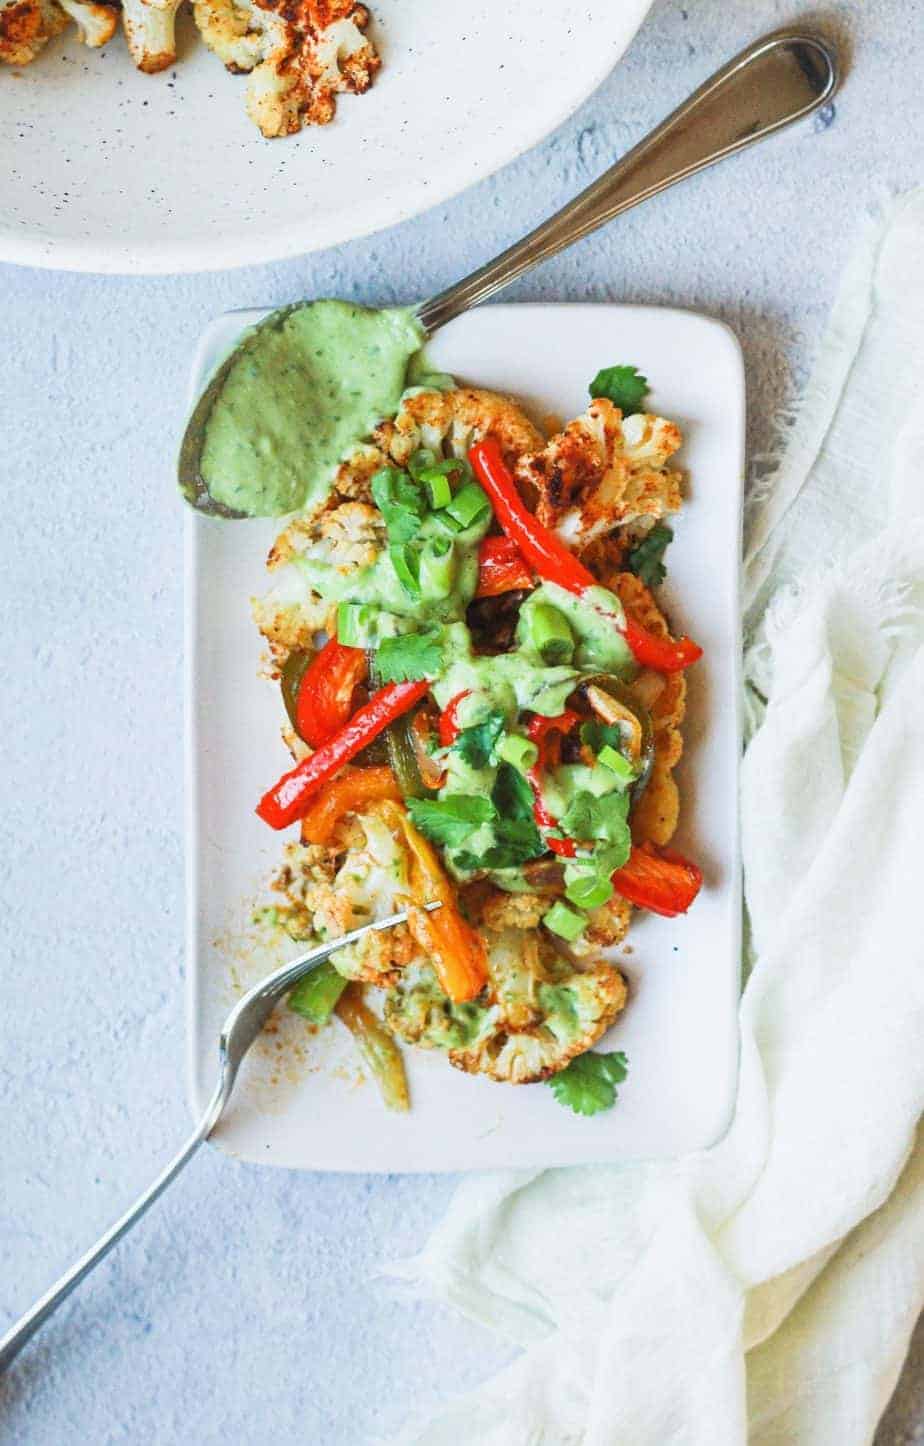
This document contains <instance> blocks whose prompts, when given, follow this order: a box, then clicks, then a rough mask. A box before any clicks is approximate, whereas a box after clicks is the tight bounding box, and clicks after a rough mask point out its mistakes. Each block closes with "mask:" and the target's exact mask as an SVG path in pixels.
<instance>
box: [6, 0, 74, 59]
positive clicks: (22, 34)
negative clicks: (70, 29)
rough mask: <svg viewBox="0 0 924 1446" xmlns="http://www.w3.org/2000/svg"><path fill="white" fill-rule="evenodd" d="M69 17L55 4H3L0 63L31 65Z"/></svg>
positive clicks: (15, 0)
mask: <svg viewBox="0 0 924 1446" xmlns="http://www.w3.org/2000/svg"><path fill="white" fill-rule="evenodd" d="M67 23H68V17H67V16H66V15H65V13H64V11H63V10H62V9H61V7H60V5H57V4H56V3H55V0H0V60H2V61H4V62H5V63H6V64H7V65H31V63H32V61H33V60H34V59H35V57H36V56H37V55H38V54H39V52H40V51H41V50H43V49H44V47H45V46H46V45H47V44H48V42H49V40H51V38H52V36H54V35H60V33H61V31H62V30H64V29H66V28H67Z"/></svg>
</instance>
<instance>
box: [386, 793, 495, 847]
mask: <svg viewBox="0 0 924 1446" xmlns="http://www.w3.org/2000/svg"><path fill="white" fill-rule="evenodd" d="M405 806H406V808H407V811H408V813H409V814H410V815H411V822H412V823H413V825H414V827H415V828H419V829H420V832H421V833H422V834H426V836H427V838H429V839H432V840H433V842H434V843H435V844H441V845H442V847H443V848H458V847H459V845H460V844H464V843H465V840H466V839H467V838H471V836H472V834H473V833H475V832H476V830H477V829H479V828H480V827H481V825H482V824H483V823H490V822H491V820H492V819H493V818H494V805H493V804H492V803H491V801H490V799H487V798H473V797H470V796H469V795H468V794H465V793H453V794H450V796H449V798H441V799H438V800H437V799H429V798H408V799H406V800H405Z"/></svg>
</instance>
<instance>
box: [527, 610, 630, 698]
mask: <svg viewBox="0 0 924 1446" xmlns="http://www.w3.org/2000/svg"><path fill="white" fill-rule="evenodd" d="M545 604H549V605H551V606H552V607H553V608H555V609H557V611H558V612H560V613H562V614H563V616H564V617H565V619H566V620H567V622H568V626H569V627H570V629H571V631H572V633H573V634H574V641H575V648H574V657H573V659H572V662H573V663H574V666H575V667H576V668H580V669H581V670H582V671H583V672H585V673H614V674H615V675H616V676H617V677H624V678H634V676H635V674H636V673H637V672H638V666H637V664H636V662H635V659H634V658H633V656H632V651H631V649H630V647H629V645H628V643H627V642H626V640H625V638H624V637H623V634H622V631H621V628H622V626H623V624H624V621H625V614H624V612H623V609H622V604H621V603H620V601H619V598H618V597H617V596H616V595H615V593H612V592H610V590H609V589H608V588H605V587H589V588H588V589H587V591H586V592H584V593H582V594H581V596H580V597H575V596H574V594H573V593H570V592H566V591H565V589H564V588H563V587H559V586H558V584H557V583H555V582H544V583H542V584H541V586H540V587H537V588H536V590H535V592H532V593H530V595H529V597H528V598H527V599H526V600H525V602H524V603H523V606H522V607H521V608H520V616H519V621H518V623H517V638H518V639H519V640H520V644H521V646H522V644H523V639H524V638H528V636H529V618H530V614H531V612H532V611H533V610H534V609H535V608H537V607H541V606H543V605H545ZM538 711H539V712H542V711H543V710H542V709H539V710H538Z"/></svg>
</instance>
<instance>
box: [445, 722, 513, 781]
mask: <svg viewBox="0 0 924 1446" xmlns="http://www.w3.org/2000/svg"><path fill="white" fill-rule="evenodd" d="M503 728H504V715H503V713H489V714H488V716H487V718H485V720H484V722H483V723H476V724H475V725H474V726H473V727H472V728H463V729H462V732H461V733H460V734H459V736H458V738H457V739H456V741H455V743H454V744H453V747H454V748H456V749H458V751H459V755H460V757H461V758H462V759H464V761H465V762H466V763H467V764H468V765H469V767H470V768H484V767H486V765H487V764H488V763H489V762H490V760H491V750H492V749H493V747H494V745H495V743H496V742H497V740H498V738H499V737H500V735H501V733H502V732H503Z"/></svg>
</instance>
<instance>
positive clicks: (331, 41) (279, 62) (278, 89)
mask: <svg viewBox="0 0 924 1446" xmlns="http://www.w3.org/2000/svg"><path fill="white" fill-rule="evenodd" d="M193 12H194V15H195V20H196V25H197V26H198V28H199V31H200V33H201V35H202V38H203V40H204V41H205V43H206V45H208V47H209V49H210V50H212V51H214V53H215V54H216V55H217V56H218V57H219V59H220V60H222V61H223V63H224V64H225V66H226V68H227V69H228V70H230V71H232V72H233V73H235V74H242V73H249V75H250V81H249V83H248V87H247V98H246V102H245V106H246V110H247V114H248V115H249V116H250V119H251V120H252V121H253V122H254V123H255V125H257V126H258V127H259V129H260V131H261V132H262V134H263V135H264V136H266V137H267V138H268V139H271V138H273V137H277V136H287V135H294V134H295V132H297V131H299V130H301V128H302V126H305V125H327V124H328V122H329V121H331V120H333V117H334V113H335V108H336V99H335V97H336V96H337V95H338V94H340V93H343V92H346V91H349V92H352V93H353V94H355V95H361V94H362V93H363V92H364V91H366V90H368V89H369V87H370V85H371V84H372V81H373V79H374V78H375V75H376V73H377V72H378V70H379V68H380V66H381V60H380V58H379V56H378V54H377V52H376V50H375V48H374V46H373V45H372V42H371V41H370V40H369V39H368V37H367V36H366V35H365V33H364V32H365V30H366V27H367V26H368V24H369V19H370V16H369V11H368V10H367V9H366V7H365V6H364V5H357V4H355V3H354V0H243V3H238V0H195V3H194V6H193Z"/></svg>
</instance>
